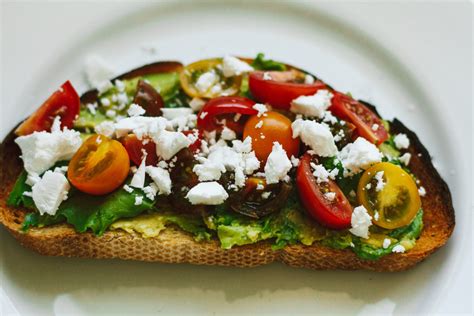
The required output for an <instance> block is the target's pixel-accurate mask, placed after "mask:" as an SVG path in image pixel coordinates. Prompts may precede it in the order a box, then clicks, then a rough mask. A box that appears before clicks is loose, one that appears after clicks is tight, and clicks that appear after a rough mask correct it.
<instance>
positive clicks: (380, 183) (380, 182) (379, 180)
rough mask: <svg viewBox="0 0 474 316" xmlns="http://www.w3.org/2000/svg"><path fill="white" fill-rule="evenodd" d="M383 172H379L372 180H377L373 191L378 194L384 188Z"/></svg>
mask: <svg viewBox="0 0 474 316" xmlns="http://www.w3.org/2000/svg"><path fill="white" fill-rule="evenodd" d="M383 174H384V171H379V172H377V173H376V174H375V176H374V178H375V180H377V185H376V186H375V191H376V192H380V191H382V190H383V188H384V187H385V182H384V181H383Z"/></svg>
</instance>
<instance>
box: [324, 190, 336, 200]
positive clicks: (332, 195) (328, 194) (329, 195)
mask: <svg viewBox="0 0 474 316" xmlns="http://www.w3.org/2000/svg"><path fill="white" fill-rule="evenodd" d="M324 197H325V198H326V199H328V201H334V199H335V198H336V192H326V193H324Z"/></svg>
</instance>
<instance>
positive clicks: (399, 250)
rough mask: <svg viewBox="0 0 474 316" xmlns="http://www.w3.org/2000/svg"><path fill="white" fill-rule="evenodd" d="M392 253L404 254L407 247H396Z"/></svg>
mask: <svg viewBox="0 0 474 316" xmlns="http://www.w3.org/2000/svg"><path fill="white" fill-rule="evenodd" d="M392 252H396V253H404V252H405V247H403V246H402V245H396V246H395V247H393V248H392Z"/></svg>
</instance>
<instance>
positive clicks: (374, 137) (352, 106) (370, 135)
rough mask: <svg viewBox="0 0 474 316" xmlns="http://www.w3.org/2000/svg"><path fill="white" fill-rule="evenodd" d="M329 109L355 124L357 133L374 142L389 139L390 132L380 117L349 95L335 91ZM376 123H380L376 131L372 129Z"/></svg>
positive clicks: (379, 142)
mask: <svg viewBox="0 0 474 316" xmlns="http://www.w3.org/2000/svg"><path fill="white" fill-rule="evenodd" d="M329 110H330V111H331V112H332V113H333V114H334V115H335V116H337V117H339V118H340V119H343V120H346V121H349V122H351V123H352V124H354V125H355V126H356V131H357V134H358V135H360V136H362V137H364V138H365V139H367V140H368V141H370V142H372V143H374V144H377V145H380V144H382V143H383V142H384V141H386V140H387V139H388V132H387V130H386V129H385V127H384V125H383V122H382V120H381V119H380V117H378V116H377V114H375V113H374V112H372V111H371V110H370V109H369V108H368V107H366V106H365V105H363V104H362V103H361V102H359V101H357V100H354V99H353V98H351V97H350V96H348V95H345V94H343V93H340V92H337V91H334V97H333V98H332V105H331V107H330V108H329ZM374 124H377V125H378V128H377V130H376V131H373V130H372V126H373V125H374Z"/></svg>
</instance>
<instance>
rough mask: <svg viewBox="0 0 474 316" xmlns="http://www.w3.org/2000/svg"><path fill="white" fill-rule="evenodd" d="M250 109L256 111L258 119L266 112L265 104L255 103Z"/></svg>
mask: <svg viewBox="0 0 474 316" xmlns="http://www.w3.org/2000/svg"><path fill="white" fill-rule="evenodd" d="M252 108H253V109H254V110H257V111H258V113H257V116H258V117H260V116H262V115H265V112H268V108H267V106H266V105H265V104H261V103H256V104H255V105H254V106H252Z"/></svg>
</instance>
